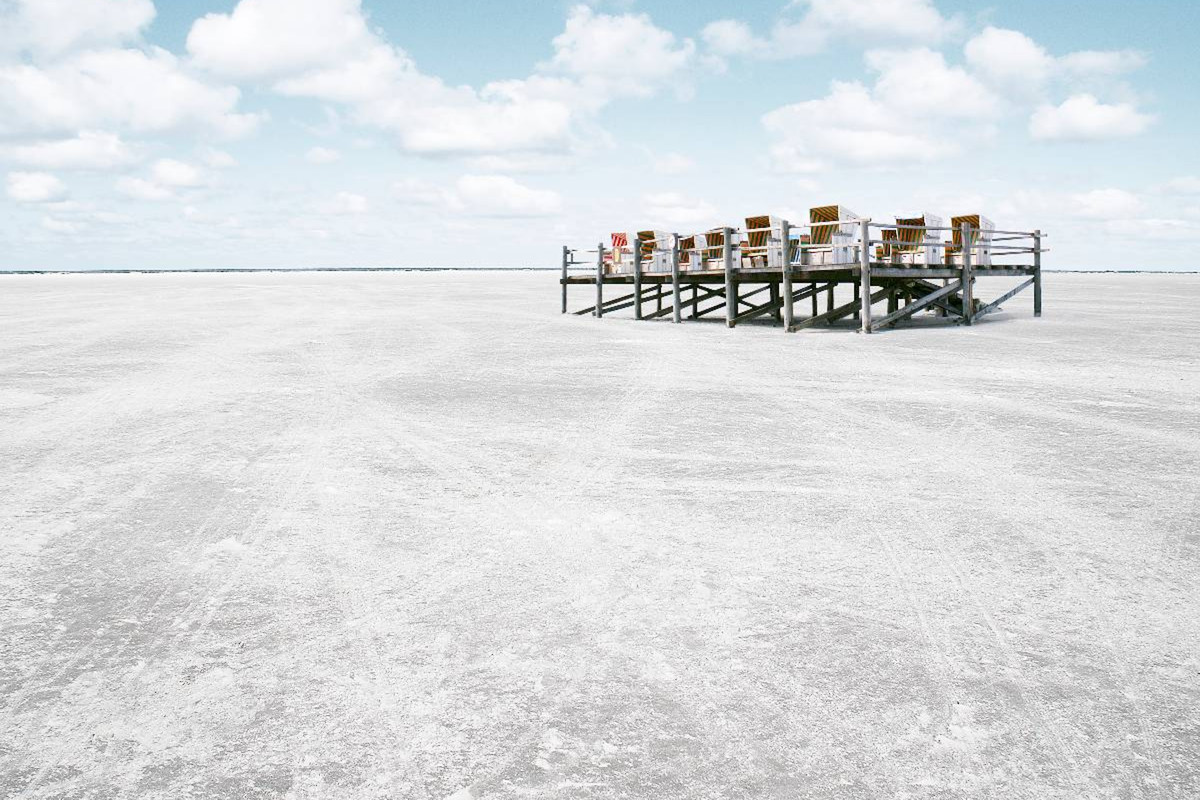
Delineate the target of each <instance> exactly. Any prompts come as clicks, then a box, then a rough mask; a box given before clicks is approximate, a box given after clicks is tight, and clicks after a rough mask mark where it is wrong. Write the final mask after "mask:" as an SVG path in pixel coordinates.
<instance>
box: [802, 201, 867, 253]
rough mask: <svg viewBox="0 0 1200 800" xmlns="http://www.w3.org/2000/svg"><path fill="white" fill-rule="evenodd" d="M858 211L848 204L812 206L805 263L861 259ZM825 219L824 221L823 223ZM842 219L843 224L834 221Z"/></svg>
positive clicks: (809, 214)
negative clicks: (859, 255) (858, 255)
mask: <svg viewBox="0 0 1200 800" xmlns="http://www.w3.org/2000/svg"><path fill="white" fill-rule="evenodd" d="M857 218H858V215H857V214H855V213H854V212H853V211H851V210H850V209H848V208H846V207H845V206H837V205H833V206H815V207H813V208H810V209H809V210H808V221H809V241H808V244H806V245H804V256H803V263H805V264H810V265H821V264H851V263H854V262H855V261H856V260H857V254H856V253H855V246H854V245H855V242H856V241H857V240H858V239H859V238H860V236H859V233H858V225H857V224H856V222H855V220H857ZM822 223H823V224H822ZM831 223H840V224H831Z"/></svg>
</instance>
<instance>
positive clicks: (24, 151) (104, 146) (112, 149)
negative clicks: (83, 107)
mask: <svg viewBox="0 0 1200 800" xmlns="http://www.w3.org/2000/svg"><path fill="white" fill-rule="evenodd" d="M4 154H5V155H6V156H7V157H8V158H9V159H11V160H13V161H16V162H17V163H19V164H23V165H25V166H28V167H37V168H40V169H57V170H110V169H119V168H121V167H127V166H129V165H130V164H132V163H134V162H136V161H137V156H136V155H135V154H134V152H133V151H132V150H131V149H130V147H129V146H128V145H126V144H125V142H123V141H121V137H120V136H117V135H116V134H114V133H107V132H105V131H86V130H85V131H80V132H79V134H78V135H77V136H75V137H73V138H70V139H57V140H51V141H41V142H34V143H32V144H25V145H17V146H15V147H11V148H8V149H7V150H6V151H5V152H4Z"/></svg>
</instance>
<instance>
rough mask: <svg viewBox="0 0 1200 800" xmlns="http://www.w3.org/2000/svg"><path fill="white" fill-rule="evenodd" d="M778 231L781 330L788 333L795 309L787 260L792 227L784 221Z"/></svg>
mask: <svg viewBox="0 0 1200 800" xmlns="http://www.w3.org/2000/svg"><path fill="white" fill-rule="evenodd" d="M779 230H780V233H781V234H782V236H783V279H782V281H781V283H782V289H783V329H784V330H786V331H790V330H791V329H792V323H793V322H794V321H795V309H794V308H793V307H792V264H791V259H790V258H788V255H789V250H790V248H789V247H788V244H789V241H788V240H789V239H791V238H792V226H791V225H789V224H788V221H787V220H786V219H785V220H783V222H781V223H780V229H779Z"/></svg>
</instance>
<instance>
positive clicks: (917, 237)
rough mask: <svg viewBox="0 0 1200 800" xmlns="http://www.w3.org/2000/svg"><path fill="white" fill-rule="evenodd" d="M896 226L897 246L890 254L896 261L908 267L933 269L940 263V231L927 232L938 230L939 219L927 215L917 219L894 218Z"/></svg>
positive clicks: (933, 215)
mask: <svg viewBox="0 0 1200 800" xmlns="http://www.w3.org/2000/svg"><path fill="white" fill-rule="evenodd" d="M896 226H897V228H896V241H897V244H896V245H895V246H894V247H893V248H892V252H893V253H894V254H895V257H896V260H897V261H899V262H900V263H901V264H903V265H906V266H910V267H915V266H929V267H934V266H938V265H939V264H941V263H942V254H941V250H942V244H941V239H940V238H939V236H938V234H939V233H940V231H937V230H934V231H929V230H927V228H940V227H941V226H942V218H941V217H939V216H937V215H936V214H929V213H925V214H922V215H921V216H919V217H896Z"/></svg>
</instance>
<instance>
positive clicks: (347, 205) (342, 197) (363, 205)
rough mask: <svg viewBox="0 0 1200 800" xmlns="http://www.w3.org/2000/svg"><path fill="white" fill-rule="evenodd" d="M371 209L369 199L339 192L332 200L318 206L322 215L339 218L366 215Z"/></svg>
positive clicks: (351, 193) (359, 195)
mask: <svg viewBox="0 0 1200 800" xmlns="http://www.w3.org/2000/svg"><path fill="white" fill-rule="evenodd" d="M369 208H370V204H369V203H368V202H367V198H365V197H363V196H362V195H361V194H354V193H353V192H338V193H337V194H335V195H334V196H333V197H332V198H330V199H329V200H327V201H325V202H324V203H321V204H319V205H318V206H317V211H319V212H320V213H322V214H332V215H337V216H343V215H350V214H365V213H367V211H368V210H369Z"/></svg>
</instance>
